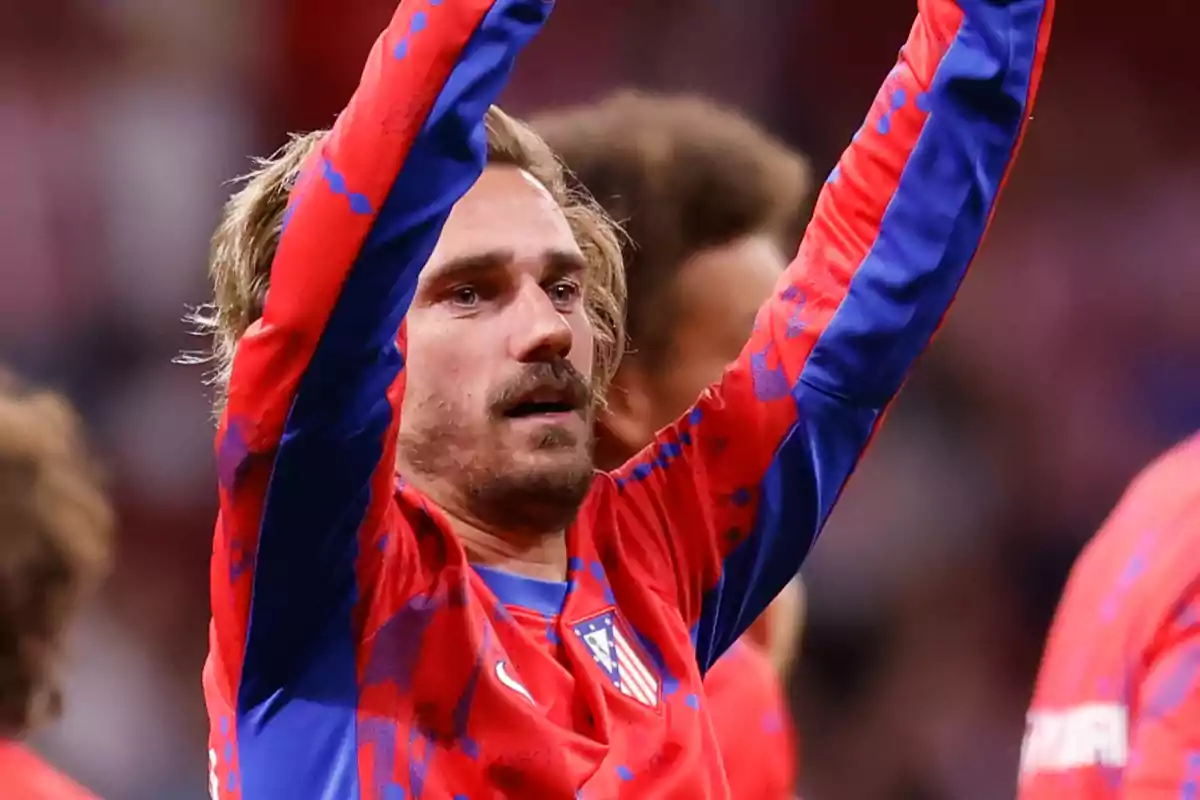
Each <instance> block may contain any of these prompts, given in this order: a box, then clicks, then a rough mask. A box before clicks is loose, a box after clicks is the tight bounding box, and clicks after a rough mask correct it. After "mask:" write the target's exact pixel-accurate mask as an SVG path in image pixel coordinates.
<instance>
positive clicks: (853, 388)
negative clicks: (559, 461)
mask: <svg viewBox="0 0 1200 800" xmlns="http://www.w3.org/2000/svg"><path fill="white" fill-rule="evenodd" d="M1053 7H1054V0H958V2H954V1H953V0H921V2H920V3H919V8H920V13H919V15H918V17H917V20H916V23H915V24H914V25H913V28H912V32H911V33H910V35H909V38H908V42H907V44H906V45H905V46H904V48H903V49H902V50H901V52H900V57H899V61H898V63H897V65H896V67H895V68H894V69H893V70H892V72H891V73H890V74H889V75H888V78H887V80H886V81H885V83H884V85H883V88H882V89H881V90H880V92H879V95H878V97H877V98H876V101H875V103H874V105H873V106H872V108H871V110H870V112H869V114H868V115H867V118H866V121H865V122H864V124H863V127H862V129H861V130H860V131H859V132H858V134H857V135H856V136H855V139H854V142H853V143H852V144H851V145H850V147H849V149H847V151H846V152H845V153H844V154H843V156H842V158H841V160H840V162H839V163H838V166H837V167H836V169H835V170H834V171H833V174H832V175H831V176H830V177H829V180H828V182H827V184H826V186H825V187H824V189H823V190H822V192H821V196H820V198H819V200H818V203H817V207H816V210H815V215H814V218H813V221H812V223H811V224H810V226H809V228H808V231H807V233H806V235H805V237H804V240H803V242H802V243H801V245H800V250H799V253H798V254H797V256H796V258H795V260H794V261H793V262H792V264H791V265H790V266H789V267H788V269H787V271H786V272H785V273H784V275H783V277H782V278H781V280H780V282H779V284H778V285H777V288H776V291H775V293H774V295H773V296H772V298H771V300H770V301H769V302H768V303H767V304H766V305H765V306H764V307H763V308H762V309H761V310H760V312H759V314H758V318H757V321H756V325H755V331H754V334H753V336H752V338H751V340H750V342H749V343H748V344H747V346H746V348H745V349H744V350H743V351H742V354H741V356H740V357H739V358H738V360H737V361H736V362H735V363H734V364H732V365H731V366H730V367H729V368H728V369H727V371H726V373H725V375H724V377H723V378H722V380H721V381H720V382H719V383H718V384H716V385H714V386H712V387H711V388H710V389H708V390H707V391H706V392H705V393H704V394H703V395H702V396H701V398H700V399H699V401H698V402H697V404H696V405H695V407H694V408H693V409H692V410H691V411H690V412H689V413H688V414H685V415H684V416H683V417H682V418H681V419H680V421H679V422H677V423H676V424H675V425H674V426H672V427H670V428H668V429H667V430H665V431H663V432H662V433H661V434H660V435H659V437H658V439H657V441H656V442H655V443H654V444H653V445H652V446H651V447H650V448H648V450H647V451H645V452H644V453H642V454H641V455H640V456H639V457H637V458H636V459H634V460H633V461H632V462H631V463H629V464H628V465H626V466H625V467H623V468H622V469H620V470H618V471H617V472H616V473H614V474H613V476H612V477H613V480H614V482H615V491H617V492H618V493H619V494H620V501H619V508H620V513H622V514H624V515H625V516H626V519H627V523H628V524H627V525H626V529H628V530H632V531H642V532H643V533H642V534H641V536H642V537H645V536H646V533H645V531H647V530H649V531H650V532H651V534H652V535H651V537H650V538H651V540H652V541H653V540H654V535H653V534H657V537H658V539H657V541H658V543H659V544H660V545H661V547H660V551H659V552H657V553H648V554H647V558H648V559H650V560H651V561H653V562H660V563H664V564H669V565H670V567H671V570H670V571H671V574H670V575H669V576H665V580H666V581H670V580H672V579H673V580H674V587H675V588H677V590H678V592H679V602H680V605H681V607H682V610H683V613H684V615H685V618H686V619H687V620H688V622H689V624H695V625H696V629H695V639H696V645H697V654H698V656H699V657H700V660H701V664H702V666H707V665H708V664H710V663H711V662H712V661H713V660H714V659H715V658H716V657H717V656H718V655H720V653H721V652H722V651H724V649H725V648H726V647H728V646H729V644H730V643H732V642H733V641H734V640H735V639H736V638H737V637H738V636H739V635H740V634H741V632H742V631H743V630H745V628H746V627H747V626H748V625H749V624H750V623H751V622H753V621H754V619H755V618H756V617H757V616H758V615H759V614H760V613H761V612H762V610H763V609H764V608H765V607H766V605H767V603H768V602H770V600H771V598H772V597H774V596H775V595H776V594H777V593H778V592H779V591H780V590H781V589H783V587H784V586H785V585H786V584H787V582H788V581H789V580H790V579H791V578H792V576H793V575H794V574H795V573H796V570H797V569H798V568H799V567H800V563H801V561H803V559H804V557H805V555H806V554H807V553H808V550H809V548H810V547H811V546H812V544H813V541H814V539H815V538H816V536H817V533H818V532H819V531H820V529H821V527H822V526H823V525H824V523H825V520H826V519H827V517H828V516H829V512H830V510H831V509H832V507H833V504H834V502H835V501H836V500H837V498H838V495H839V494H840V493H841V491H842V488H843V486H844V485H845V483H846V480H847V478H848V477H849V475H850V473H851V471H852V470H853V468H854V466H855V464H856V463H857V461H858V459H859V457H860V455H861V453H862V452H863V449H864V448H865V447H866V444H867V442H868V440H869V439H870V437H871V434H872V432H873V431H874V430H875V427H876V425H877V424H878V423H879V421H880V418H881V415H882V414H883V411H884V409H885V408H886V406H887V405H888V403H889V402H890V401H891V399H892V397H893V396H894V395H895V394H896V392H897V391H898V390H899V388H900V385H901V383H902V382H903V380H904V378H905V376H906V375H907V373H908V371H909V369H910V367H911V366H912V364H913V361H914V360H915V359H916V357H917V355H918V354H919V353H920V352H921V350H922V349H923V348H924V347H925V345H926V344H927V343H928V342H929V340H930V338H931V337H932V336H933V334H934V331H935V330H936V329H937V328H938V326H939V325H940V323H941V321H942V318H943V316H944V315H945V313H946V309H947V307H948V306H949V305H950V302H951V300H952V299H953V298H954V295H955V292H956V291H957V290H958V286H959V284H960V283H961V282H962V279H963V276H964V274H965V272H966V269H967V266H968V265H969V264H970V262H971V260H972V259H973V257H974V255H975V251H976V250H977V249H978V247H979V243H980V240H981V239H982V238H983V234H984V231H985V229H986V228H987V225H988V221H989V220H990V218H991V215H992V212H993V209H994V207H995V203H996V197H997V195H998V193H999V191H1000V188H1001V185H1002V184H1003V182H1004V179H1005V177H1006V176H1007V174H1008V171H1009V168H1010V166H1011V164H1012V161H1013V158H1014V155H1015V153H1016V150H1017V147H1018V145H1019V143H1020V139H1021V135H1022V132H1023V130H1024V127H1025V123H1026V122H1027V120H1028V119H1029V116H1030V109H1031V107H1032V104H1033V98H1034V93H1035V91H1036V88H1037V85H1038V81H1039V77H1040V75H1041V71H1042V63H1043V60H1044V57H1045V52H1046V46H1047V42H1048V38H1049V34H1050V20H1051V16H1052V13H1053ZM628 546H629V547H631V548H633V547H638V548H644V547H646V546H648V545H646V544H645V543H643V542H633V541H630V542H629V543H628ZM649 546H653V544H652V545H649ZM665 571H666V570H664V572H665Z"/></svg>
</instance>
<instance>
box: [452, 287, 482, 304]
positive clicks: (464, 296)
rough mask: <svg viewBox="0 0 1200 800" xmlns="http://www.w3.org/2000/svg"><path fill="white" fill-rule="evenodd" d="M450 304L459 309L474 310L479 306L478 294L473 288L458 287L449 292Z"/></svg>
mask: <svg viewBox="0 0 1200 800" xmlns="http://www.w3.org/2000/svg"><path fill="white" fill-rule="evenodd" d="M450 302H451V303H453V304H454V305H456V306H458V307H459V308H474V307H475V306H477V305H479V292H478V291H477V290H476V289H475V287H474V286H459V287H456V288H454V289H452V290H451V291H450Z"/></svg>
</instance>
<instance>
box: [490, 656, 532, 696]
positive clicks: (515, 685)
mask: <svg viewBox="0 0 1200 800" xmlns="http://www.w3.org/2000/svg"><path fill="white" fill-rule="evenodd" d="M496 680H498V681H500V683H502V684H504V685H505V686H507V687H508V688H509V689H512V690H513V691H514V692H516V693H517V694H519V695H521V697H524V698H525V699H526V700H528V701H529V702H530V704H531V705H535V706H536V705H537V703H535V702H534V700H533V695H531V694H530V693H529V690H528V689H526V688H525V687H524V686H522V685H521V682H520V681H518V680H517V679H516V678H514V677H513V676H512V675H509V674H508V664H507V663H506V662H504V661H497V662H496Z"/></svg>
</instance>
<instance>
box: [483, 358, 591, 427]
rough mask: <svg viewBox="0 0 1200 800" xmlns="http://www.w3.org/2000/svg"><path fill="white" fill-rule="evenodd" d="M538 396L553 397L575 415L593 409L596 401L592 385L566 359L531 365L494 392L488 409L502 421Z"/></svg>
mask: <svg viewBox="0 0 1200 800" xmlns="http://www.w3.org/2000/svg"><path fill="white" fill-rule="evenodd" d="M535 393H537V394H553V395H554V396H555V397H556V398H557V399H558V400H559V401H560V402H562V403H564V404H566V405H568V406H570V407H571V409H572V410H576V411H580V410H583V409H585V408H590V407H591V405H592V402H593V400H594V397H593V392H592V387H591V384H590V383H589V382H588V380H587V379H586V378H584V377H583V375H581V374H580V373H579V370H577V369H575V367H574V366H572V365H571V362H569V361H567V360H566V359H565V358H563V359H556V360H554V361H540V362H538V363H536V364H529V365H528V366H526V367H525V368H524V369H523V370H521V372H520V374H518V375H516V376H515V377H513V378H512V380H510V381H507V382H506V383H505V384H504V385H502V386H500V387H498V388H497V389H496V390H495V391H494V392H492V396H491V398H490V400H489V403H488V407H489V408H490V410H491V413H492V415H493V416H495V417H502V416H504V415H505V414H506V413H507V412H508V411H511V410H512V409H513V408H515V407H517V406H518V405H520V404H521V403H523V402H525V401H526V400H527V399H528V398H529V397H530V396H531V395H533V394H535Z"/></svg>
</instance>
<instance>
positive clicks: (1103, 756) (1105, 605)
mask: <svg viewBox="0 0 1200 800" xmlns="http://www.w3.org/2000/svg"><path fill="white" fill-rule="evenodd" d="M1197 553H1200V434H1196V435H1195V436H1193V437H1192V438H1191V439H1190V440H1189V441H1186V442H1184V443H1183V444H1180V445H1179V446H1177V447H1176V448H1175V449H1174V450H1172V451H1170V452H1168V453H1167V454H1166V455H1164V456H1162V457H1160V458H1159V459H1158V460H1157V461H1156V462H1155V463H1154V464H1152V465H1150V467H1148V468H1147V469H1146V470H1145V471H1144V472H1143V473H1142V474H1141V475H1140V476H1138V477H1137V478H1136V479H1135V480H1134V481H1133V483H1132V484H1131V485H1130V487H1129V489H1128V491H1126V493H1125V496H1124V497H1123V498H1122V499H1121V501H1120V503H1118V505H1117V507H1116V509H1115V510H1114V511H1113V513H1112V514H1111V515H1110V516H1109V518H1108V520H1107V521H1106V522H1105V523H1104V525H1103V527H1101V529H1100V531H1099V533H1097V534H1096V536H1095V538H1093V539H1092V541H1091V542H1090V543H1089V544H1088V546H1087V548H1086V549H1085V550H1084V551H1083V553H1082V554H1081V555H1080V557H1079V560H1078V561H1077V562H1076V564H1075V567H1074V569H1072V571H1071V577H1070V579H1069V580H1068V582H1067V587H1066V591H1065V593H1064V595H1063V598H1062V602H1061V603H1060V605H1059V608H1058V613H1057V615H1056V617H1055V620H1054V625H1053V627H1052V628H1051V630H1050V638H1049V641H1048V643H1047V645H1046V652H1045V654H1044V655H1043V658H1042V668H1041V673H1040V674H1039V675H1038V681H1037V688H1036V690H1035V692H1034V696H1033V705H1032V707H1031V708H1030V711H1029V716H1028V719H1027V724H1026V730H1025V741H1024V743H1023V746H1022V748H1021V785H1020V794H1019V796H1020V798H1021V800H1043V799H1044V800H1050V798H1053V800H1106V799H1107V798H1114V800H1115V798H1122V800H1152V799H1153V798H1164V800H1165V798H1172V800H1175V799H1176V798H1185V799H1186V798H1196V797H1200V560H1198V559H1197Z"/></svg>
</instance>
